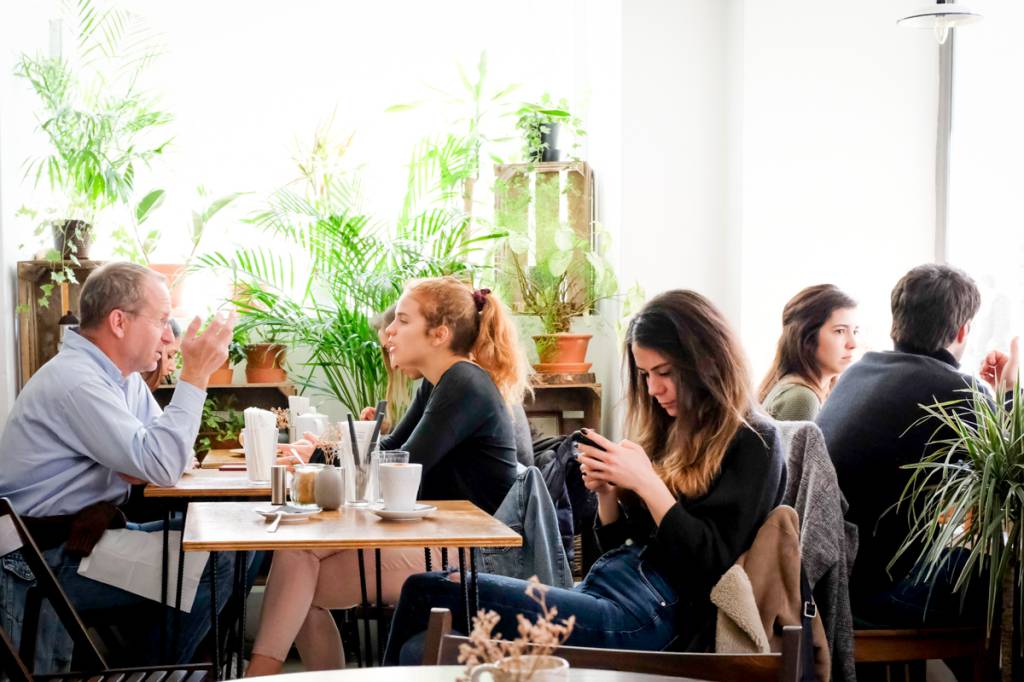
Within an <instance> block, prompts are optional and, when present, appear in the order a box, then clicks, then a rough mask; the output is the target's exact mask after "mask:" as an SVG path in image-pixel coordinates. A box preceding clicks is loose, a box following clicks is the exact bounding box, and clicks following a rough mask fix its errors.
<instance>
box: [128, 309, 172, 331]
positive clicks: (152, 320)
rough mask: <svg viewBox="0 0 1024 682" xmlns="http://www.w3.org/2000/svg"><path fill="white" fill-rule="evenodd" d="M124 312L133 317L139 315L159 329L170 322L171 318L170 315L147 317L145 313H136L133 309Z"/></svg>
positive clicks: (165, 326) (164, 327)
mask: <svg viewBox="0 0 1024 682" xmlns="http://www.w3.org/2000/svg"><path fill="white" fill-rule="evenodd" d="M124 312H125V313H127V314H128V315H131V316H133V317H141V318H142V319H144V320H146V321H147V322H149V323H150V324H151V325H153V326H154V327H156V328H157V329H161V330H162V329H166V328H167V327H168V326H169V325H170V324H171V318H170V317H162V318H159V319H157V318H155V317H149V316H147V315H143V314H141V313H137V312H135V311H134V310H126V311H124Z"/></svg>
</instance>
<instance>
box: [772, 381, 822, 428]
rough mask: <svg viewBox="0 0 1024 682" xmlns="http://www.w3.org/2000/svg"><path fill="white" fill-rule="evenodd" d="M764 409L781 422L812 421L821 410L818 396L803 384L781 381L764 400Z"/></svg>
mask: <svg viewBox="0 0 1024 682" xmlns="http://www.w3.org/2000/svg"><path fill="white" fill-rule="evenodd" d="M764 409H765V411H767V412H768V414H770V415H771V416H772V418H774V419H777V420H779V421H782V422H796V421H808V422H810V421H814V418H815V417H817V416H818V410H820V409H821V401H820V400H819V399H818V394H817V393H815V392H814V391H812V390H811V389H809V388H807V387H806V386H804V385H803V384H797V383H794V382H792V381H787V380H786V379H783V380H782V381H780V382H779V383H777V384H775V385H774V386H772V390H770V391H768V395H767V396H765V398H764Z"/></svg>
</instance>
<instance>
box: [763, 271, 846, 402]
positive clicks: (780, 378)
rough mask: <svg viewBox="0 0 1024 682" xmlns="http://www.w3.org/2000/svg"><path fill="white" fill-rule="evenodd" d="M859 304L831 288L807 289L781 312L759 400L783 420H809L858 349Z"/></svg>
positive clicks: (830, 286) (823, 286) (827, 286)
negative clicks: (775, 343)
mask: <svg viewBox="0 0 1024 682" xmlns="http://www.w3.org/2000/svg"><path fill="white" fill-rule="evenodd" d="M856 313H857V303H856V302H855V301H854V300H853V299H852V298H850V297H849V296H847V295H846V294H844V293H843V292H842V291H840V290H839V289H838V288H837V287H836V286H834V285H832V284H818V285H815V286H812V287H807V288H806V289H804V290H803V291H801V292H800V293H798V294H797V295H796V296H794V297H793V298H791V299H790V300H789V302H788V303H786V307H785V308H783V309H782V335H781V336H780V337H779V344H778V347H777V349H776V351H775V359H774V360H772V366H771V369H770V370H768V374H767V375H765V378H764V380H763V381H762V382H761V388H760V390H759V391H758V400H760V402H761V405H762V406H763V407H764V409H765V411H766V412H768V414H770V415H771V416H772V417H774V418H775V419H778V420H781V421H812V420H814V418H815V417H816V416H817V415H818V411H819V410H820V409H821V405H822V403H824V402H825V398H827V397H828V394H829V392H830V391H831V390H832V386H834V385H835V383H836V380H837V379H838V378H839V375H840V374H841V373H842V372H843V370H844V369H846V368H847V367H848V366H849V364H850V363H851V362H852V361H853V351H854V350H856V348H857V333H858V332H859V328H858V327H857V319H856Z"/></svg>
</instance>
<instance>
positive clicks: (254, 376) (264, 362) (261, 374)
mask: <svg viewBox="0 0 1024 682" xmlns="http://www.w3.org/2000/svg"><path fill="white" fill-rule="evenodd" d="M284 353H285V346H284V345H283V344H280V343H256V344H253V345H251V346H246V347H245V380H246V381H247V382H249V383H250V384H274V383H280V382H282V381H285V380H286V379H287V378H288V373H287V372H285V371H284V369H282V367H281V365H282V364H283V363H284Z"/></svg>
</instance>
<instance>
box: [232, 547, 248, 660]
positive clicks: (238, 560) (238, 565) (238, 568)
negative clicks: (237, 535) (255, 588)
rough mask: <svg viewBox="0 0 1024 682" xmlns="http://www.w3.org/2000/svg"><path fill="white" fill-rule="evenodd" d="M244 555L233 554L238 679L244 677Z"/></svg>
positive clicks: (245, 572)
mask: <svg viewBox="0 0 1024 682" xmlns="http://www.w3.org/2000/svg"><path fill="white" fill-rule="evenodd" d="M245 558H246V553H245V552H235V578H236V581H235V594H237V595H238V650H237V654H238V665H237V666H236V668H235V669H236V670H237V671H238V677H243V676H244V675H245V592H246V584H245V583H246V578H247V577H248V576H247V574H248V571H247V570H246V569H247V568H248V567H247V566H246V561H245Z"/></svg>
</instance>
